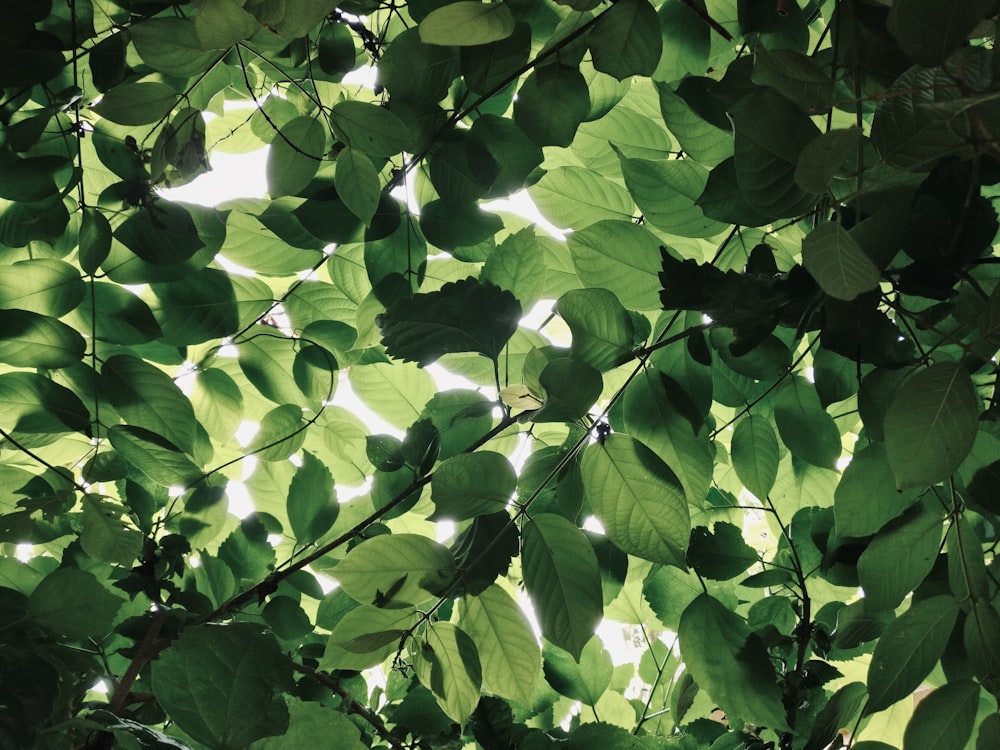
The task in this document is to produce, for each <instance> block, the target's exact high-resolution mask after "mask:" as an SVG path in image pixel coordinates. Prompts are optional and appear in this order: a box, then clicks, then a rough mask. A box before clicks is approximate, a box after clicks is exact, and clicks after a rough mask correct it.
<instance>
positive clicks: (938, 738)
mask: <svg viewBox="0 0 1000 750" xmlns="http://www.w3.org/2000/svg"><path fill="white" fill-rule="evenodd" d="M979 691H980V688H979V685H978V684H977V683H975V682H973V681H972V680H960V681H957V682H950V683H948V684H947V685H942V686H941V687H939V688H937V689H936V690H934V691H933V692H932V693H931V694H930V695H928V696H926V697H925V698H924V699H923V700H922V701H920V703H919V704H917V707H916V709H915V710H914V712H913V717H912V718H911V719H910V721H909V722H908V723H907V725H906V732H905V733H904V734H903V746H904V747H905V748H906V750H962V748H964V747H965V745H966V743H967V742H968V741H969V739H970V738H971V737H972V728H973V726H975V721H976V714H977V713H978V710H979Z"/></svg>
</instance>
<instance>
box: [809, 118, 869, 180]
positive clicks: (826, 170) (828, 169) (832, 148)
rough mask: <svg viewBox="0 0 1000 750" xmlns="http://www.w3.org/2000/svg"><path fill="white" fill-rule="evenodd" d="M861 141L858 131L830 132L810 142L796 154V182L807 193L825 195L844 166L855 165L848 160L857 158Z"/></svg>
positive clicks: (847, 129)
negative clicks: (797, 160) (831, 181)
mask: <svg viewBox="0 0 1000 750" xmlns="http://www.w3.org/2000/svg"><path fill="white" fill-rule="evenodd" d="M861 142H862V134H861V131H860V130H859V129H858V128H846V129H841V130H829V131H827V132H826V133H823V134H822V135H820V136H819V137H818V138H815V139H814V140H812V141H810V142H809V143H807V144H806V146H805V147H804V148H803V149H802V153H801V154H799V163H798V166H796V167H795V183H796V184H797V185H798V186H799V187H800V188H802V189H803V190H805V191H806V192H807V193H817V194H819V193H825V192H826V190H827V188H828V187H829V186H830V180H832V179H833V178H834V177H836V176H837V175H838V173H840V172H841V170H842V169H843V167H844V165H845V163H847V164H850V163H856V162H853V161H851V160H852V159H854V158H856V156H857V153H858V146H859V145H860V144H861Z"/></svg>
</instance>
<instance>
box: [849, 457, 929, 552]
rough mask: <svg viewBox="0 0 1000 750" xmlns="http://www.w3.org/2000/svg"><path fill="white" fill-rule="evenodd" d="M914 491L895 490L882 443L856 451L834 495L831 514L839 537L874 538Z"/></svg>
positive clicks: (907, 502)
mask: <svg viewBox="0 0 1000 750" xmlns="http://www.w3.org/2000/svg"><path fill="white" fill-rule="evenodd" d="M916 495H917V493H916V491H915V490H912V489H911V490H905V491H904V492H902V493H900V492H898V491H897V490H896V478H895V477H894V476H893V475H892V469H891V468H890V467H889V459H888V457H887V456H886V453H885V444H884V443H870V444H868V445H866V446H865V447H863V448H861V449H860V450H856V451H855V453H854V458H853V459H851V463H850V464H848V466H847V468H846V469H844V474H843V476H842V477H841V478H840V483H839V484H838V485H837V491H836V492H835V493H834V499H833V500H834V501H833V512H834V516H835V518H836V520H837V533H838V534H839V535H840V536H855V537H863V536H869V535H871V534H874V533H875V532H877V531H878V530H879V529H881V528H882V527H883V526H885V525H886V524H887V523H888V522H889V521H891V520H892V519H894V518H896V517H897V516H899V515H901V514H902V513H903V512H904V511H905V510H906V509H907V508H908V507H909V506H910V505H912V504H913V502H914V501H915V500H916Z"/></svg>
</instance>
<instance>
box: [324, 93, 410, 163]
mask: <svg viewBox="0 0 1000 750" xmlns="http://www.w3.org/2000/svg"><path fill="white" fill-rule="evenodd" d="M330 126H331V127H332V128H333V132H334V134H335V135H336V136H337V138H339V139H340V140H341V141H343V142H344V144H345V145H346V146H349V147H351V148H356V149H358V150H359V151H362V152H364V153H366V154H371V155H372V156H394V155H396V154H398V153H399V152H400V151H403V150H404V149H406V148H407V147H408V146H409V145H410V141H411V138H412V136H411V135H410V131H409V130H408V129H407V127H406V123H405V122H403V121H402V120H401V119H400V118H399V116H398V115H396V114H395V113H393V112H391V111H390V110H388V109H386V108H385V107H379V106H378V105H376V104H367V103H365V102H356V101H346V102H339V103H337V104H335V105H334V107H333V109H331V110H330Z"/></svg>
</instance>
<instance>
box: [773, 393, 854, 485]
mask: <svg viewBox="0 0 1000 750" xmlns="http://www.w3.org/2000/svg"><path fill="white" fill-rule="evenodd" d="M774 422H775V424H776V425H777V427H778V434H779V435H780V436H781V441H782V442H783V443H784V444H785V445H786V446H787V447H788V450H790V451H791V452H792V454H793V455H795V456H798V457H799V458H801V459H802V460H803V461H807V462H809V463H811V464H812V465H814V466H819V467H821V468H825V469H832V468H834V466H835V465H836V463H837V460H838V459H839V458H840V453H841V445H840V431H839V430H838V429H837V424H836V423H835V422H834V421H833V417H831V416H830V415H829V414H827V413H826V411H825V410H824V409H823V406H822V405H821V404H820V402H819V396H817V395H816V389H815V388H813V387H812V386H810V385H809V384H808V383H807V382H806V381H805V380H804V379H802V378H801V377H798V376H795V377H792V378H789V379H788V380H787V381H785V384H784V385H782V386H781V387H780V388H779V389H778V392H777V393H776V394H775V395H774Z"/></svg>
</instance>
